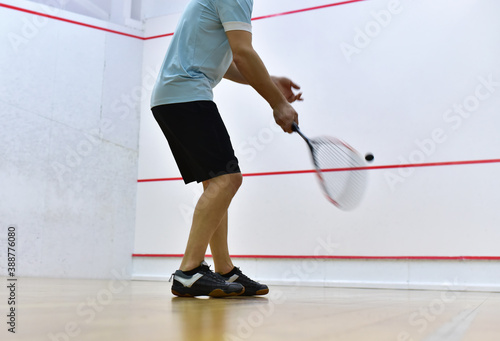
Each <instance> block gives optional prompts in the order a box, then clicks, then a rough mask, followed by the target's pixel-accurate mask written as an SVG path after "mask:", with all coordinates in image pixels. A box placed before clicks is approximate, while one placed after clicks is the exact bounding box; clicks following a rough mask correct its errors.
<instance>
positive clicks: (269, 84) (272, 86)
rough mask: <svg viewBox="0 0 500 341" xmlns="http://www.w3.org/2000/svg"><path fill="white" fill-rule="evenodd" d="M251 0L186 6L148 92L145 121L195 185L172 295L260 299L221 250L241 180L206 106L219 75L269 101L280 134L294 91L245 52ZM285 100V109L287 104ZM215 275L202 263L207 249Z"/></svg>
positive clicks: (291, 117) (292, 115)
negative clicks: (150, 118)
mask: <svg viewBox="0 0 500 341" xmlns="http://www.w3.org/2000/svg"><path fill="white" fill-rule="evenodd" d="M252 7H253V0H191V2H190V3H189V4H188V6H187V7H186V9H185V11H184V13H183V15H182V17H181V18H180V21H179V23H178V26H177V28H176V31H175V33H174V36H173V38H172V41H171V43H170V46H169V48H168V51H167V54H166V56H165V59H164V62H163V65H162V69H161V71H160V75H159V76H158V79H157V81H156V85H155V88H154V90H153V95H152V100H151V107H152V111H153V115H154V117H155V119H156V120H157V122H158V124H159V125H160V127H161V129H162V130H163V132H164V134H165V137H166V138H167V140H168V143H169V145H170V148H171V150H172V153H173V155H174V158H175V160H176V163H177V165H178V167H179V170H180V172H181V174H182V177H183V179H184V182H185V183H186V184H187V183H189V182H192V181H197V182H202V183H203V188H204V192H203V194H202V195H201V197H200V199H199V201H198V203H197V205H196V208H195V211H194V215H193V222H192V226H191V231H190V234H189V240H188V243H187V246H186V251H185V253H184V257H183V259H182V262H181V265H180V268H179V270H177V271H176V272H175V273H174V274H173V277H174V282H173V285H172V293H173V294H174V295H177V296H205V295H208V296H214V297H222V296H232V295H265V294H267V293H268V291H269V289H268V287H267V286H266V285H264V284H260V283H257V282H255V281H253V280H251V279H250V278H248V277H247V276H245V275H244V274H243V273H242V272H241V270H240V269H239V268H237V267H234V265H233V263H232V261H231V258H230V256H229V251H228V245H227V210H228V207H229V204H230V203H231V200H232V198H233V196H234V195H235V194H236V191H237V190H238V188H239V187H240V185H241V182H242V176H241V172H240V169H239V166H238V159H237V158H236V157H235V155H234V151H233V148H232V145H231V141H230V138H229V135H228V133H227V131H226V128H225V126H224V123H223V122H222V119H221V117H220V115H219V113H218V110H217V107H216V105H215V103H214V102H213V101H212V100H213V95H212V88H213V87H215V85H217V84H218V83H219V81H220V80H221V79H222V78H223V77H224V78H226V79H229V80H231V81H234V82H238V83H242V84H249V85H251V86H252V87H253V88H254V89H255V90H257V92H258V93H259V94H260V95H261V96H262V97H263V98H264V99H265V100H266V101H267V102H268V103H269V105H270V106H271V108H272V109H273V115H274V119H275V121H276V123H277V124H278V125H280V126H281V128H282V129H283V130H284V131H285V132H288V133H291V132H292V123H293V122H297V119H298V118H297V117H298V116H297V113H296V112H295V110H294V109H293V108H292V106H291V105H290V103H292V102H294V101H295V100H301V93H299V94H294V93H293V91H292V88H295V89H299V87H298V86H297V85H296V84H294V83H293V82H292V81H291V80H289V79H288V78H284V77H280V78H279V77H271V76H270V75H269V73H268V72H267V69H266V67H265V66H264V64H263V62H262V61H261V59H260V57H259V55H258V54H257V53H256V52H255V50H254V49H253V47H252V33H251V28H252V26H251V21H250V19H251V13H252ZM289 102H290V103H289ZM209 244H210V249H211V251H212V256H213V261H214V265H215V271H216V272H215V273H214V272H212V271H211V270H210V268H209V267H208V265H207V264H206V263H205V262H204V258H205V252H206V250H207V247H208V245H209Z"/></svg>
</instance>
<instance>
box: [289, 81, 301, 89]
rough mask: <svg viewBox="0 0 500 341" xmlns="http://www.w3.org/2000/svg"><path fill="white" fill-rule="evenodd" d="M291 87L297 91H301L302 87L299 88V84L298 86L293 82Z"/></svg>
mask: <svg viewBox="0 0 500 341" xmlns="http://www.w3.org/2000/svg"><path fill="white" fill-rule="evenodd" d="M290 85H291V86H292V88H294V89H297V90H299V89H300V86H299V85H298V84H296V83H294V82H292V81H291V80H290Z"/></svg>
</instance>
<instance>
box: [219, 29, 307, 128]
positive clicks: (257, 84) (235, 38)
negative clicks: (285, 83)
mask: <svg viewBox="0 0 500 341" xmlns="http://www.w3.org/2000/svg"><path fill="white" fill-rule="evenodd" d="M226 35H227V38H228V40H229V45H230V46H231V50H232V52H233V61H234V64H235V65H236V67H237V68H238V70H239V72H240V73H241V75H242V76H243V77H244V78H245V79H246V81H247V82H248V84H250V85H251V86H252V87H253V88H254V89H255V90H256V91H257V92H258V93H259V94H260V95H261V96H262V97H263V98H264V99H265V100H266V101H267V102H268V103H269V105H270V106H271V108H272V109H273V115H274V119H275V121H276V123H277V124H278V125H279V126H281V128H282V129H283V130H284V131H286V132H288V133H291V132H292V122H296V123H298V115H297V112H296V111H295V109H294V108H293V107H292V106H291V105H290V103H288V101H287V99H286V98H285V96H284V95H283V94H282V93H281V91H280V89H279V88H278V87H277V86H276V84H275V83H274V82H273V80H272V79H271V76H270V75H269V72H268V71H267V69H266V67H265V65H264V63H263V62H262V60H261V59H260V57H259V55H258V54H257V52H256V51H255V50H254V49H253V46H252V34H251V33H250V32H247V31H240V30H235V31H227V32H226Z"/></svg>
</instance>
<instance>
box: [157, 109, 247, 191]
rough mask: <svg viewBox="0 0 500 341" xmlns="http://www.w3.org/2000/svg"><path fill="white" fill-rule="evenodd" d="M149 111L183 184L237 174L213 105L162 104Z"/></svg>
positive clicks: (236, 166)
mask: <svg viewBox="0 0 500 341" xmlns="http://www.w3.org/2000/svg"><path fill="white" fill-rule="evenodd" d="M151 110H152V111H153V115H154V117H155V119H156V121H157V122H158V124H159V125H160V128H161V130H162V131H163V134H165V137H166V138H167V141H168V144H169V145H170V149H171V150H172V154H173V155H174V158H175V161H176V163H177V167H179V171H180V172H181V175H182V178H183V179H184V182H185V183H186V184H187V183H190V182H192V181H197V182H202V181H205V180H209V179H212V178H215V177H217V176H220V175H223V174H232V173H240V167H239V165H238V159H237V158H236V156H235V155H234V150H233V146H232V145H231V140H230V138H229V134H228V133H227V130H226V126H225V125H224V122H222V118H221V117H220V114H219V111H218V110H217V106H216V105H215V103H214V102H212V101H196V102H186V103H174V104H165V105H159V106H156V107H154V108H152V109H151Z"/></svg>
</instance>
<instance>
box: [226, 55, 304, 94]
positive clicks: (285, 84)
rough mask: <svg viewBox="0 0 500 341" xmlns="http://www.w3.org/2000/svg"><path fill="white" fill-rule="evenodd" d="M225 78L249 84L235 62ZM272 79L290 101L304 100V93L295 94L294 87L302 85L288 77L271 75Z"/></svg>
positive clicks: (298, 87) (297, 88) (297, 87)
mask: <svg viewBox="0 0 500 341" xmlns="http://www.w3.org/2000/svg"><path fill="white" fill-rule="evenodd" d="M224 78H225V79H229V80H230V81H233V82H236V83H239V84H248V82H247V80H246V79H245V77H243V75H242V74H241V73H240V71H239V70H238V67H237V66H236V64H234V62H232V63H231V65H230V66H229V69H227V71H226V74H225V75H224ZM271 79H272V81H273V83H274V84H276V86H277V87H278V89H280V91H281V93H282V94H283V95H284V96H285V98H286V99H287V101H288V102H289V103H293V102H295V101H302V93H301V92H299V93H298V94H294V92H293V90H292V89H296V90H299V89H300V86H298V85H297V84H295V83H294V82H292V80H290V79H289V78H287V77H276V76H271Z"/></svg>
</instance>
